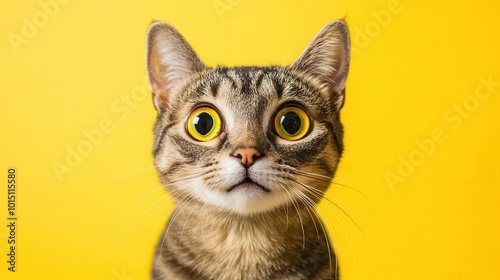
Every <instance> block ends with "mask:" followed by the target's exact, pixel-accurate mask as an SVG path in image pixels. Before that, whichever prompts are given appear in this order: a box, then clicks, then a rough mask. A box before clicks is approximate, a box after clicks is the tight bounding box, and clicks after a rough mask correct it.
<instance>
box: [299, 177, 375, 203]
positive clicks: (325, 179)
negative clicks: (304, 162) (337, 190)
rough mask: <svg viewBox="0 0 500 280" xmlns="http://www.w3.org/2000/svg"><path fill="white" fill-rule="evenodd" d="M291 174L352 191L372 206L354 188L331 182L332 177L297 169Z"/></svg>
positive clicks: (366, 197)
mask: <svg viewBox="0 0 500 280" xmlns="http://www.w3.org/2000/svg"><path fill="white" fill-rule="evenodd" d="M293 173H294V174H296V175H299V176H303V177H307V178H310V179H316V180H323V181H325V182H330V183H332V184H335V185H338V186H341V187H344V188H347V189H350V190H353V191H355V192H357V193H358V194H360V195H361V196H363V197H364V198H365V199H366V200H367V201H368V202H369V203H370V204H371V205H373V203H372V202H371V200H370V199H369V198H368V196H366V195H365V194H364V193H363V192H361V191H360V190H358V189H356V188H353V187H351V186H348V185H345V184H341V183H338V182H335V181H333V177H328V176H325V175H321V174H316V173H311V172H306V171H301V170H297V169H295V170H293Z"/></svg>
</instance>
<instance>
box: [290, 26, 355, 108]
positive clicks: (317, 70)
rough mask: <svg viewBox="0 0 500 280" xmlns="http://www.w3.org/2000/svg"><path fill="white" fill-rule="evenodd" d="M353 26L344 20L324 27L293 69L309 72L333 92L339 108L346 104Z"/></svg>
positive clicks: (332, 99) (331, 93)
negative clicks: (351, 30)
mask: <svg viewBox="0 0 500 280" xmlns="http://www.w3.org/2000/svg"><path fill="white" fill-rule="evenodd" d="M350 45H351V44H350V38H349V29H348V27H347V24H346V23H345V21H344V20H336V21H333V22H330V23H329V24H327V25H326V26H325V27H323V28H322V29H321V30H320V32H319V33H318V34H317V35H316V37H314V39H313V40H312V42H311V43H310V44H309V46H307V48H306V49H305V50H304V52H303V53H302V54H301V55H300V56H299V58H298V59H297V60H295V62H294V63H292V65H290V68H291V69H293V70H295V71H299V72H303V73H305V74H306V75H307V76H309V77H312V78H313V79H315V80H316V81H318V82H319V86H320V88H322V89H324V90H326V91H327V92H328V93H329V98H330V100H331V101H332V102H333V103H334V104H335V107H336V109H337V110H340V108H342V105H344V95H345V85H346V81H347V73H348V72H349V60H350V48H351V46H350Z"/></svg>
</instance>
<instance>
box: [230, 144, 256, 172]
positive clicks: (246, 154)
mask: <svg viewBox="0 0 500 280" xmlns="http://www.w3.org/2000/svg"><path fill="white" fill-rule="evenodd" d="M231 155H232V156H233V157H237V158H240V159H241V164H242V165H243V166H245V167H246V168H248V167H250V166H251V165H252V164H253V163H254V161H255V159H256V158H258V157H260V156H261V153H260V152H259V150H257V149H254V148H238V149H236V151H234V152H233V153H232V154H231Z"/></svg>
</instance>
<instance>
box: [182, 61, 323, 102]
mask: <svg viewBox="0 0 500 280" xmlns="http://www.w3.org/2000/svg"><path fill="white" fill-rule="evenodd" d="M182 95H183V96H182V97H181V99H182V101H181V102H186V103H193V102H199V101H203V100H207V99H217V100H223V101H224V102H225V103H227V104H228V105H230V106H231V107H248V106H250V107H253V108H259V107H261V106H267V105H269V104H270V103H276V102H278V103H279V102H286V101H297V102H304V103H310V104H313V105H314V104H317V105H320V104H324V100H322V96H321V94H319V91H318V90H315V89H314V88H313V87H311V85H310V84H306V82H305V81H304V80H303V79H301V78H300V77H298V76H297V75H294V73H290V72H289V71H288V70H287V69H286V68H285V67H234V68H225V67H218V68H214V69H208V70H206V71H205V72H204V73H202V74H201V75H200V76H198V77H197V78H196V79H195V80H194V81H192V82H191V84H189V85H188V86H187V88H185V89H184V92H182Z"/></svg>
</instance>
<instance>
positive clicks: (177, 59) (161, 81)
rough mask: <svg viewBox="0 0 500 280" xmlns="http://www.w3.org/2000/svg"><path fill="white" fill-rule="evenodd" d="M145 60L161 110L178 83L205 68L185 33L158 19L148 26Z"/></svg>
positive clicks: (158, 106)
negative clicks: (185, 37)
mask: <svg viewBox="0 0 500 280" xmlns="http://www.w3.org/2000/svg"><path fill="white" fill-rule="evenodd" d="M146 60H147V70H148V75H149V82H150V84H151V89H152V90H153V102H154V105H155V108H156V110H158V111H160V110H161V109H162V108H164V107H165V106H166V105H168V104H169V100H170V99H171V93H172V90H173V89H175V87H177V86H178V85H180V84H181V83H182V81H183V80H184V79H186V78H188V77H189V76H191V75H192V74H194V73H196V72H201V71H203V70H204V69H205V68H206V67H205V65H204V64H203V62H202V61H201V60H200V59H199V58H198V56H197V55H196V53H195V52H194V50H193V48H192V47H191V46H190V45H189V43H188V42H187V41H186V40H185V39H184V38H183V37H182V35H181V34H180V33H179V32H178V31H177V30H176V29H175V28H174V27H172V26H170V25H169V24H167V23H164V22H159V21H157V22H153V23H152V24H151V26H150V27H149V30H148V35H147V54H146Z"/></svg>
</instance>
